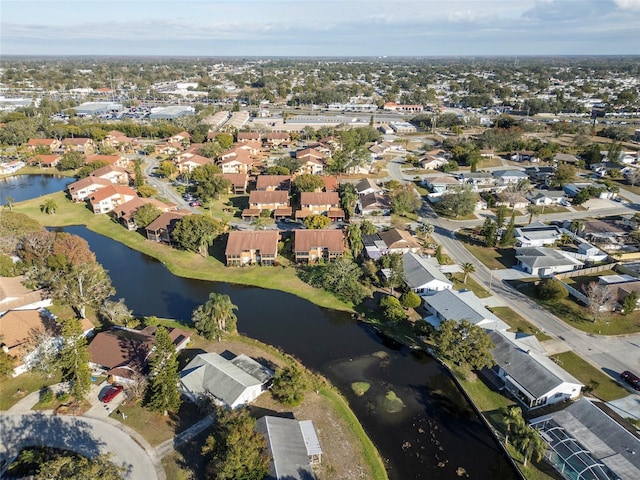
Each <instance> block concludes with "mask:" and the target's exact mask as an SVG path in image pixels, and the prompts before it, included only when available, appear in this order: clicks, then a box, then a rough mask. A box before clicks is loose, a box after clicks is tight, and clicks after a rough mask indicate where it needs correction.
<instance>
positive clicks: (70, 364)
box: [59, 318, 91, 400]
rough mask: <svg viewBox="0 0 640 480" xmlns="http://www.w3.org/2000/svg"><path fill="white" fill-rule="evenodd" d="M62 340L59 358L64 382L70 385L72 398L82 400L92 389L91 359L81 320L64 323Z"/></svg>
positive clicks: (73, 319)
mask: <svg viewBox="0 0 640 480" xmlns="http://www.w3.org/2000/svg"><path fill="white" fill-rule="evenodd" d="M62 338H63V342H64V343H63V346H62V350H61V351H60V357H59V358H60V360H59V365H60V370H61V372H62V380H63V381H65V382H69V383H70V385H71V388H70V390H69V393H70V394H71V396H72V397H73V398H75V399H76V400H81V399H82V398H84V396H85V395H86V394H87V393H88V392H89V388H90V387H91V368H90V367H89V360H91V357H90V356H89V349H88V347H87V338H86V337H85V335H84V333H83V332H82V327H81V325H80V320H79V319H77V318H70V319H68V320H65V321H63V322H62Z"/></svg>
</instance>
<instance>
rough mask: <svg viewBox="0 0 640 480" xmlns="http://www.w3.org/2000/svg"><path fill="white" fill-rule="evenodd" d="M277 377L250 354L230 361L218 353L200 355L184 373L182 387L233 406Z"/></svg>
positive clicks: (181, 374) (184, 369)
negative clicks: (254, 389) (249, 391)
mask: <svg viewBox="0 0 640 480" xmlns="http://www.w3.org/2000/svg"><path fill="white" fill-rule="evenodd" d="M272 376H273V374H272V373H271V371H269V370H268V369H267V368H266V367H264V366H262V365H261V364H259V363H258V362H256V361H255V360H253V359H251V358H249V357H247V356H246V355H244V354H243V355H238V356H237V357H235V358H234V359H233V360H227V359H225V358H223V357H221V356H220V355H218V354H217V353H202V354H200V355H197V356H196V357H195V358H194V359H193V360H191V361H190V362H189V364H188V365H187V366H186V367H184V368H183V369H182V371H181V372H180V381H181V383H182V385H183V386H184V387H185V388H186V389H187V390H188V391H189V392H192V393H194V394H205V393H209V394H211V395H213V396H214V397H216V398H217V399H219V400H221V401H223V402H224V403H226V404H227V405H233V404H234V403H235V402H236V400H237V399H238V398H239V397H240V396H241V395H242V393H243V392H244V391H245V390H246V389H247V388H249V387H254V386H257V385H262V384H264V383H265V382H266V381H267V380H268V379H269V378H271V377H272Z"/></svg>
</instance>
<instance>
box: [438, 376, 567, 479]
mask: <svg viewBox="0 0 640 480" xmlns="http://www.w3.org/2000/svg"><path fill="white" fill-rule="evenodd" d="M451 371H452V373H453V374H454V375H455V376H456V378H457V379H458V381H459V382H460V385H462V388H464V390H465V392H466V393H467V395H469V397H470V398H471V399H472V400H473V403H474V404H475V405H476V407H477V408H478V410H480V412H481V413H482V415H483V416H484V417H485V418H486V419H487V421H488V422H489V423H490V424H491V426H492V427H493V428H495V429H496V430H497V431H498V432H499V433H500V436H501V437H502V439H503V440H504V438H505V437H506V434H507V428H506V425H505V424H504V416H503V415H502V413H501V412H500V409H501V408H504V407H509V406H512V405H516V404H515V402H513V401H512V400H510V399H508V398H507V397H505V396H504V395H502V394H500V393H499V392H496V391H494V390H492V389H491V388H489V387H488V386H487V385H486V384H485V383H484V382H483V381H482V380H481V379H480V378H478V377H477V376H476V375H474V374H468V372H464V371H462V370H460V369H456V368H452V369H451ZM507 451H508V452H509V455H510V456H511V458H513V460H514V461H515V462H516V464H517V465H518V469H519V470H520V471H521V472H522V473H523V474H524V476H525V477H526V478H527V480H555V479H558V478H560V477H559V476H558V475H557V474H556V473H555V471H554V470H553V468H552V467H551V466H550V465H548V464H547V463H545V462H544V461H542V462H531V461H530V462H528V463H527V466H526V467H525V466H524V457H523V455H522V453H521V452H520V451H519V450H517V449H516V448H514V447H513V446H512V445H510V444H509V445H507Z"/></svg>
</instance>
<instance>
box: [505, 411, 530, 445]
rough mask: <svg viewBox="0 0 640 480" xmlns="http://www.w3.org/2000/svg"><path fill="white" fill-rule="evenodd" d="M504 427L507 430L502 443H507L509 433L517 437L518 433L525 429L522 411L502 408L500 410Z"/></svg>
mask: <svg viewBox="0 0 640 480" xmlns="http://www.w3.org/2000/svg"><path fill="white" fill-rule="evenodd" d="M501 413H502V416H503V421H504V425H505V427H506V429H507V433H506V436H505V439H504V443H505V444H508V443H509V434H510V433H511V432H513V433H514V435H516V436H517V434H518V432H520V431H521V430H522V429H524V428H526V426H527V425H526V423H525V421H524V418H523V417H522V409H521V408H520V407H513V406H512V407H503V408H502V409H501Z"/></svg>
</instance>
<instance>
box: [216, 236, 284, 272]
mask: <svg viewBox="0 0 640 480" xmlns="http://www.w3.org/2000/svg"><path fill="white" fill-rule="evenodd" d="M279 239H280V233H279V232H278V231H277V230H257V231H231V232H229V236H228V238H227V247H226V249H225V256H226V258H227V266H243V265H251V264H254V263H257V264H259V265H274V264H275V263H276V260H277V256H278V240H279Z"/></svg>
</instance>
